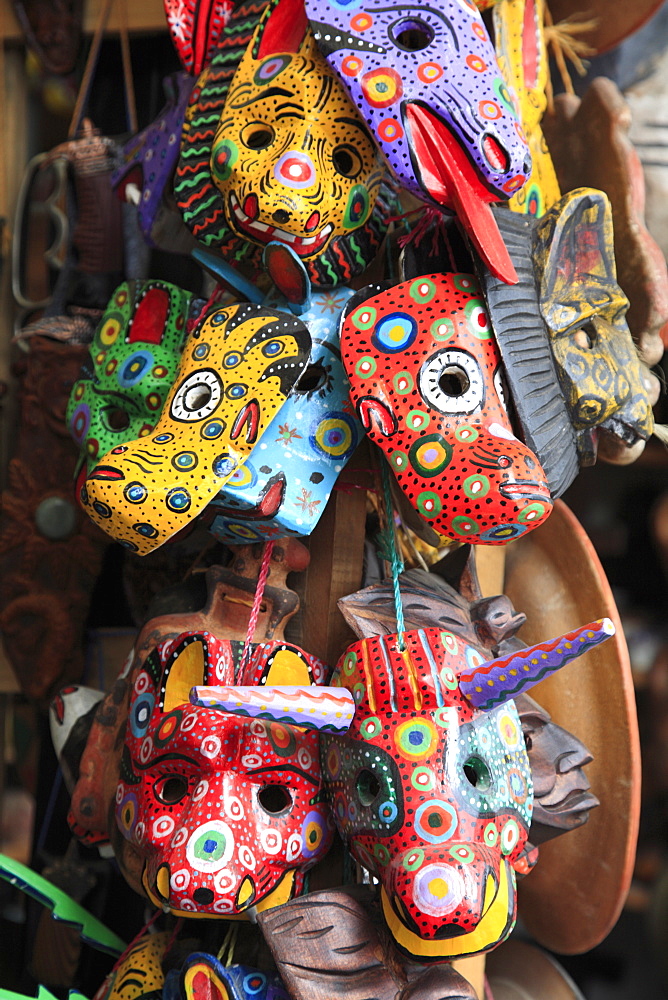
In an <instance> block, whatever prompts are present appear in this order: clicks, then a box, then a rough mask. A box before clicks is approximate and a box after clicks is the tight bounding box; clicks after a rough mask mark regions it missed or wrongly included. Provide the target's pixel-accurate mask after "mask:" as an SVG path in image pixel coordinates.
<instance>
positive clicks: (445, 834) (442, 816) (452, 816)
mask: <svg viewBox="0 0 668 1000" xmlns="http://www.w3.org/2000/svg"><path fill="white" fill-rule="evenodd" d="M457 825H458V817H457V811H456V809H455V807H454V806H453V805H451V803H450V802H445V801H444V800H443V799H430V800H429V801H428V802H423V803H422V805H421V806H419V807H418V808H417V809H416V811H415V821H414V828H415V832H416V833H417V834H418V836H420V837H422V839H423V840H426V841H427V843H428V844H444V843H445V842H446V841H447V840H449V839H450V838H451V837H452V835H453V833H454V832H455V830H456V829H457Z"/></svg>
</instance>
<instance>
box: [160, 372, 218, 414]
mask: <svg viewBox="0 0 668 1000" xmlns="http://www.w3.org/2000/svg"><path fill="white" fill-rule="evenodd" d="M222 394H223V386H222V383H221V381H220V378H219V377H218V374H217V373H216V372H215V371H213V370H212V369H211V368H203V369H202V370H201V371H198V372H193V374H192V375H189V376H188V377H187V378H186V379H185V381H184V382H182V383H181V385H180V386H179V388H178V389H177V391H176V393H175V395H174V399H173V400H172V405H171V410H170V413H171V416H172V417H173V419H174V420H186V421H190V420H203V419H204V417H208V416H209V414H211V413H213V411H214V410H215V409H216V407H217V406H218V404H219V403H220V400H221V397H222Z"/></svg>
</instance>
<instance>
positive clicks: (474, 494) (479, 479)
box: [462, 475, 491, 500]
mask: <svg viewBox="0 0 668 1000" xmlns="http://www.w3.org/2000/svg"><path fill="white" fill-rule="evenodd" d="M490 488H491V483H490V481H489V479H488V478H487V476H483V475H475V476H467V477H466V479H465V480H464V482H463V483H462V489H463V490H464V493H465V494H466V496H467V497H469V498H470V499H471V500H482V498H483V497H486V496H487V494H488V493H489V491H490Z"/></svg>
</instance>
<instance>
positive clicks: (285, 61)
mask: <svg viewBox="0 0 668 1000" xmlns="http://www.w3.org/2000/svg"><path fill="white" fill-rule="evenodd" d="M291 62H292V56H291V55H280V56H269V57H268V58H267V59H265V60H264V61H263V62H262V64H261V65H260V66H259V67H258V68H257V70H256V71H255V76H254V77H253V82H254V83H255V84H256V85H258V86H259V85H264V84H266V83H269V82H270V81H271V80H273V79H274V78H275V77H277V76H278V75H279V73H282V72H283V70H284V69H285V67H286V66H289V65H290V63H291Z"/></svg>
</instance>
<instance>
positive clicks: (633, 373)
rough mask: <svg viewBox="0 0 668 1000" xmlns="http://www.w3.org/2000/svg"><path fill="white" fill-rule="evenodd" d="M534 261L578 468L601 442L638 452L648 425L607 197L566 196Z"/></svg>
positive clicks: (549, 217) (546, 225) (545, 224)
mask: <svg viewBox="0 0 668 1000" xmlns="http://www.w3.org/2000/svg"><path fill="white" fill-rule="evenodd" d="M534 260H535V263H536V280H537V282H538V287H539V296H540V309H541V313H542V316H543V319H544V321H545V323H546V325H547V328H548V330H549V333H550V337H551V344H552V351H553V354H554V358H555V362H556V366H557V373H558V375H559V380H560V382H561V386H562V389H563V393H564V397H565V399H566V404H567V406H568V409H569V412H570V416H571V421H572V423H573V426H574V428H575V431H576V436H577V442H578V448H579V452H580V458H581V463H582V464H591V463H592V462H593V461H595V459H596V453H597V439H598V435H600V434H603V435H606V436H611V437H613V438H614V439H616V440H617V441H619V442H620V443H622V444H623V446H625V448H626V449H628V448H631V447H633V446H635V445H637V444H640V445H641V450H642V442H643V441H646V440H647V439H648V438H649V436H650V435H651V433H652V431H653V428H654V420H653V415H652V407H651V402H650V398H649V391H648V388H647V384H646V380H645V378H644V375H643V369H642V366H641V364H640V360H639V358H638V352H637V350H636V348H635V345H634V343H633V339H632V337H631V333H630V331H629V328H628V326H627V324H626V320H625V313H626V310H627V308H628V300H627V298H626V296H625V295H624V293H623V291H622V290H621V288H620V287H619V285H618V284H617V276H616V269H615V256H614V250H613V233H612V212H611V209H610V203H609V201H608V199H607V197H606V195H605V194H603V192H602V191H594V190H592V189H589V188H580V189H577V190H575V191H571V192H570V193H569V194H567V195H565V196H564V197H563V198H562V199H561V200H560V201H559V202H558V203H557V204H556V205H554V207H553V208H552V209H550V211H549V212H547V213H546V215H544V216H543V218H542V219H540V220H539V221H538V222H537V224H536V229H535V233H534Z"/></svg>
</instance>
